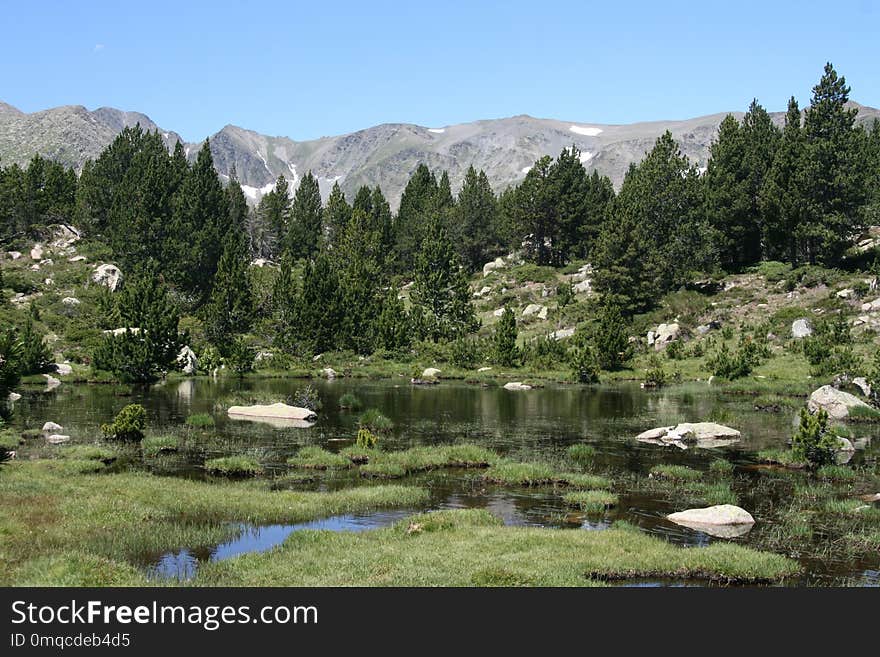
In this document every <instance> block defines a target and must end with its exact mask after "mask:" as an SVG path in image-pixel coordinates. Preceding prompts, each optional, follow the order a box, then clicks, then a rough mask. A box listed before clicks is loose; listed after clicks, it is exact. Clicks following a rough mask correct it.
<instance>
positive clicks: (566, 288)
mask: <svg viewBox="0 0 880 657" xmlns="http://www.w3.org/2000/svg"><path fill="white" fill-rule="evenodd" d="M573 301H574V286H573V285H572V284H571V283H570V282H566V283H560V284H559V285H557V286H556V303H557V305H558V306H559V307H560V308H565V307H566V306H567V305H568V304H570V303H572V302H573Z"/></svg>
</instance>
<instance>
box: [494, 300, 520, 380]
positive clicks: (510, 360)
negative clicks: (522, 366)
mask: <svg viewBox="0 0 880 657" xmlns="http://www.w3.org/2000/svg"><path fill="white" fill-rule="evenodd" d="M519 356H520V353H519V349H518V348H517V346H516V315H515V314H514V312H513V311H512V310H511V309H510V308H506V307H505V308H504V313H503V314H502V315H501V319H500V320H499V322H498V324H497V326H496V327H495V333H494V334H493V335H492V360H493V362H495V363H497V364H498V365H503V366H504V367H511V366H513V365H515V364H516V363H517V362H518V361H519Z"/></svg>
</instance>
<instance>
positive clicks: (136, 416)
mask: <svg viewBox="0 0 880 657" xmlns="http://www.w3.org/2000/svg"><path fill="white" fill-rule="evenodd" d="M146 426H147V409H145V408H144V407H143V406H141V405H140V404H129V405H128V406H126V407H124V408H123V409H122V410H121V411H119V414H118V415H117V416H116V419H115V420H113V422H112V424H102V425H101V432H102V433H103V434H104V436H105V437H106V438H111V439H115V440H143V438H144V428H145V427H146Z"/></svg>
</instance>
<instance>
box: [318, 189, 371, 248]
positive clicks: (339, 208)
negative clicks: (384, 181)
mask: <svg viewBox="0 0 880 657" xmlns="http://www.w3.org/2000/svg"><path fill="white" fill-rule="evenodd" d="M366 189H367V195H368V196H369V188H366ZM367 212H369V210H367ZM349 219H351V206H350V205H349V204H348V201H346V200H345V194H344V193H343V192H342V189H341V188H340V187H339V183H338V182H335V183H333V189H332V190H330V196H329V197H328V198H327V207H325V208H324V225H325V228H324V232H325V234H326V236H327V239H326V241H327V244H330V245H334V246H335V245H336V243H337V241H338V240H339V238H340V236H341V235H342V233H343V231H344V230H345V227H346V225H347V224H348V220H349Z"/></svg>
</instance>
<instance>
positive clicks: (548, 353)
mask: <svg viewBox="0 0 880 657" xmlns="http://www.w3.org/2000/svg"><path fill="white" fill-rule="evenodd" d="M521 355H522V360H523V362H525V363H528V365H529V366H530V367H532V368H535V369H552V368H554V367H556V366H557V365H558V364H559V363H564V362H565V361H566V359H567V358H568V349H567V348H566V346H565V345H564V344H563V343H562V342H560V341H559V340H556V339H554V338H552V337H550V336H549V335H545V336H543V337H538V338H534V339H533V340H529V341H528V342H527V343H526V344H525V345H524V346H523V348H522V350H521Z"/></svg>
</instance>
